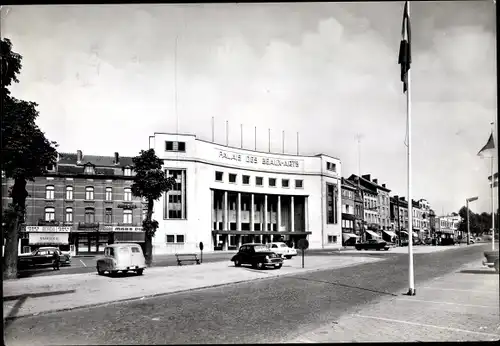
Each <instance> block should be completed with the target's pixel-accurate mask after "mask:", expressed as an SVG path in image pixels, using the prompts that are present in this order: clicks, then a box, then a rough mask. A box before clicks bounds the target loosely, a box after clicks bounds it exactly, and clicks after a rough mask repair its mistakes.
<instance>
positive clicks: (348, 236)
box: [342, 233, 359, 241]
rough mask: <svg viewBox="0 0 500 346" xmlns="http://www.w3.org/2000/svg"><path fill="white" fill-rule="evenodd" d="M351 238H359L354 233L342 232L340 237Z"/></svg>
mask: <svg viewBox="0 0 500 346" xmlns="http://www.w3.org/2000/svg"><path fill="white" fill-rule="evenodd" d="M351 238H359V236H358V235H356V234H354V233H342V239H344V241H346V240H348V239H351Z"/></svg>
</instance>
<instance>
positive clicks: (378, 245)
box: [354, 239, 389, 251]
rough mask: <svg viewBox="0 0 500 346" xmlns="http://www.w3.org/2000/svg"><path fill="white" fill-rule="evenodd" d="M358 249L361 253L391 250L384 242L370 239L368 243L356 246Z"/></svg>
mask: <svg viewBox="0 0 500 346" xmlns="http://www.w3.org/2000/svg"><path fill="white" fill-rule="evenodd" d="M354 247H355V248H356V250H358V251H360V250H377V251H379V250H385V251H387V250H389V246H388V245H387V243H386V242H385V241H383V240H379V239H370V240H368V241H366V242H363V243H358V244H356V245H355V246H354Z"/></svg>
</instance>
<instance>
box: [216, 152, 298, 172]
mask: <svg viewBox="0 0 500 346" xmlns="http://www.w3.org/2000/svg"><path fill="white" fill-rule="evenodd" d="M219 159H221V160H224V161H231V162H241V163H246V164H251V165H264V166H269V168H274V167H285V168H299V167H300V161H299V160H282V159H276V158H269V157H265V156H258V155H248V154H240V153H235V152H230V151H224V150H219Z"/></svg>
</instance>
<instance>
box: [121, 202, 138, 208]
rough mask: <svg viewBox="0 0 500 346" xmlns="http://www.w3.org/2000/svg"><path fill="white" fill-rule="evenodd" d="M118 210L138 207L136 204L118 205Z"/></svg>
mask: <svg viewBox="0 0 500 346" xmlns="http://www.w3.org/2000/svg"><path fill="white" fill-rule="evenodd" d="M118 208H122V209H135V208H137V206H136V205H135V204H125V203H124V204H118Z"/></svg>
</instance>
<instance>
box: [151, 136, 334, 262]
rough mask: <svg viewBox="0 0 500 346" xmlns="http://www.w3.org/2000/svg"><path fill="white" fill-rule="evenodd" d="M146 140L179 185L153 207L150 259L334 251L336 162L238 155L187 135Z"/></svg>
mask: <svg viewBox="0 0 500 346" xmlns="http://www.w3.org/2000/svg"><path fill="white" fill-rule="evenodd" d="M149 140H150V148H154V149H155V152H156V155H157V156H158V157H160V158H161V159H162V160H163V161H164V169H165V170H166V171H167V173H168V174H169V175H172V176H174V177H175V178H176V179H177V182H178V184H177V185H176V188H175V189H174V190H173V191H169V192H168V193H167V194H165V195H164V196H163V197H162V198H161V199H160V200H159V201H158V202H156V203H155V207H154V218H155V219H156V220H158V222H159V229H158V230H157V231H156V235H155V237H154V238H153V251H154V253H174V252H185V251H195V250H196V249H198V245H199V243H200V242H203V244H204V247H205V249H207V250H213V251H218V250H235V249H237V247H238V246H239V245H241V244H242V243H246V242H264V243H266V242H271V241H278V240H285V241H288V242H290V243H294V244H297V242H298V240H299V239H303V238H305V239H308V241H309V248H338V247H340V246H341V244H342V240H341V234H342V229H341V212H340V210H341V173H342V172H341V162H340V160H339V159H337V158H334V157H330V156H328V155H324V154H319V155H315V156H297V155H284V154H271V153H264V152H257V151H251V150H244V149H240V148H233V147H228V146H223V145H219V144H216V143H212V142H207V141H203V140H200V139H197V138H196V136H194V135H188V134H168V133H155V134H154V135H153V136H150V139H149Z"/></svg>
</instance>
